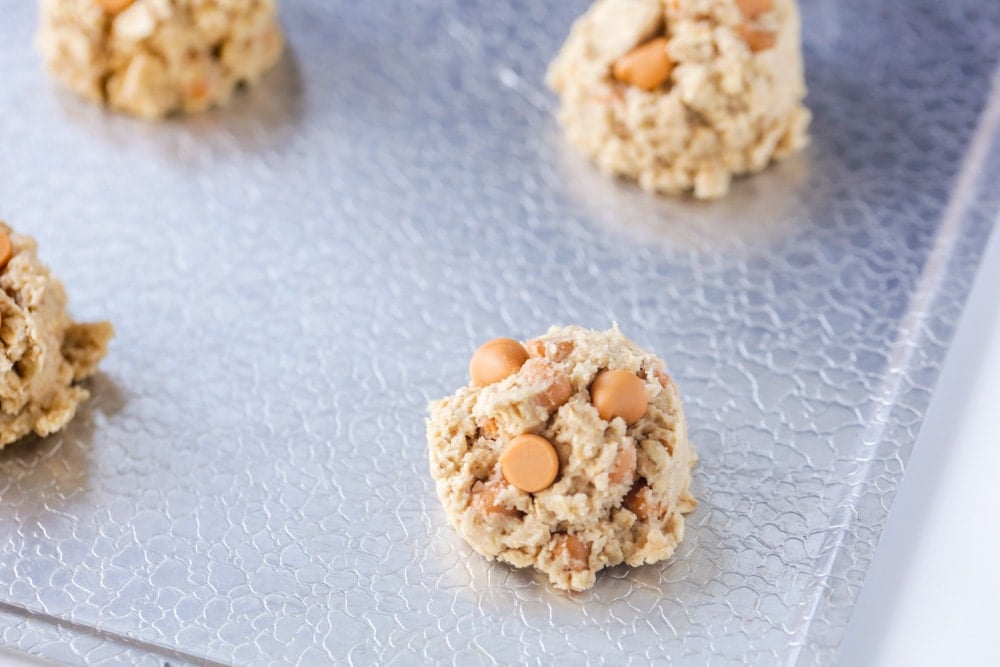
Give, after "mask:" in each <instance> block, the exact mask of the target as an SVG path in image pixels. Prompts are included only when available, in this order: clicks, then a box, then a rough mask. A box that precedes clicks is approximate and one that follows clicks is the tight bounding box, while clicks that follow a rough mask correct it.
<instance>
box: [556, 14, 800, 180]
mask: <svg viewBox="0 0 1000 667" xmlns="http://www.w3.org/2000/svg"><path fill="white" fill-rule="evenodd" d="M741 6H742V7H743V9H742V10H741ZM761 8H766V11H759V10H760V9H761ZM748 12H749V16H748ZM799 33H800V25H799V13H798V7H797V5H796V3H795V0H773V1H766V0H755V1H751V0H598V1H597V2H596V3H595V4H594V5H593V6H592V7H591V8H590V9H589V10H588V11H587V12H586V13H585V14H584V15H583V16H582V17H580V18H579V19H578V20H577V21H576V23H575V24H574V25H573V28H572V30H571V32H570V36H569V38H568V39H567V41H566V43H565V45H564V46H563V48H562V51H561V52H560V53H559V55H558V56H557V57H556V59H555V60H554V61H553V63H552V65H551V67H550V69H549V75H548V81H549V85H550V86H551V87H552V88H553V89H554V90H555V91H556V92H557V93H558V94H559V96H560V98H561V109H560V112H559V119H560V122H561V123H562V125H563V126H564V127H565V129H566V134H567V136H568V138H569V141H570V142H571V143H572V144H573V145H575V146H576V147H577V148H579V149H580V150H581V151H582V152H584V153H585V154H586V155H588V156H589V157H590V158H592V159H593V160H594V161H595V162H596V163H597V164H598V165H599V166H600V167H601V168H602V169H604V170H605V171H608V172H611V173H613V174H617V175H621V176H624V177H627V178H630V179H634V180H636V181H638V183H639V185H640V186H641V187H642V188H643V189H646V190H651V191H658V192H662V193H666V194H680V193H683V192H687V191H693V193H694V195H695V196H696V197H698V198H702V199H711V198H716V197H720V196H722V195H724V194H726V193H727V192H728V191H729V185H730V181H731V179H732V177H733V176H735V175H739V174H746V173H754V172H758V171H760V170H762V169H764V168H765V167H766V166H767V165H768V164H769V163H770V162H771V160H772V159H780V158H783V157H785V156H788V155H789V154H791V153H793V152H795V151H797V150H799V149H800V148H802V147H803V146H805V144H806V143H807V135H806V130H807V128H808V125H809V120H810V114H809V111H808V110H807V109H806V108H805V107H804V106H803V104H802V99H803V98H804V97H805V93H806V88H805V82H804V78H803V66H802V50H801V44H800V34H799ZM661 36H665V37H666V50H667V56H668V58H669V60H670V62H671V64H672V67H671V68H670V69H669V73H668V75H667V78H666V80H665V81H664V82H663V83H662V85H658V86H656V87H655V88H654V89H653V90H644V89H643V88H641V87H639V86H637V85H628V84H626V83H623V82H622V81H620V80H618V79H616V78H615V76H614V74H613V68H614V65H615V63H617V62H619V60H620V59H621V58H622V57H623V56H626V55H627V54H629V53H631V52H633V50H634V49H635V48H636V47H638V46H640V45H645V44H648V43H649V42H651V41H652V40H654V39H656V38H658V37H661ZM647 69H648V68H647Z"/></svg>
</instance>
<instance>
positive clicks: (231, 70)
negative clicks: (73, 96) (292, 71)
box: [38, 0, 284, 119]
mask: <svg viewBox="0 0 1000 667" xmlns="http://www.w3.org/2000/svg"><path fill="white" fill-rule="evenodd" d="M121 4H125V5H127V6H126V7H125V8H124V9H122V10H121V11H118V12H114V11H108V10H105V9H103V8H102V7H101V4H100V3H99V2H98V0H42V3H41V30H40V31H39V35H38V46H39V49H40V50H41V52H42V56H43V58H44V60H45V63H46V66H47V67H48V70H49V72H50V73H51V74H52V75H53V76H54V77H55V78H56V79H58V80H59V81H61V82H62V83H63V84H64V85H66V86H68V87H69V88H70V89H72V90H73V91H75V92H76V93H78V94H80V95H82V96H84V97H86V98H88V99H91V100H93V101H95V102H98V103H102V104H106V105H107V106H109V107H111V108H112V109H116V110H118V111H124V112H126V113H130V114H133V115H136V116H141V117H144V118H152V119H155V118H160V117H163V116H165V115H167V114H169V113H173V112H184V113H192V112H198V111H203V110H205V109H208V108H209V107H212V106H215V105H221V104H225V103H226V102H227V101H228V100H229V98H230V97H231V96H232V94H233V91H234V90H235V89H236V86H237V85H238V84H240V83H254V82H255V81H256V80H257V79H259V78H260V76H261V75H262V74H263V73H264V72H265V71H267V70H268V69H270V67H271V66H272V65H274V63H275V62H277V60H278V58H279V57H280V55H281V51H282V48H283V45H284V42H283V38H282V35H281V29H280V27H279V26H278V22H277V16H276V9H275V4H274V0H134V1H133V2H131V3H127V2H126V3H121Z"/></svg>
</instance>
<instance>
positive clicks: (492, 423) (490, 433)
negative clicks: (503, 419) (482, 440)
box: [479, 417, 500, 438]
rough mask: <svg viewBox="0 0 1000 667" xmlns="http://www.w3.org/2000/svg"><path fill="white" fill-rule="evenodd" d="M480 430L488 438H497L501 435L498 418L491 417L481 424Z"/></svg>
mask: <svg viewBox="0 0 1000 667" xmlns="http://www.w3.org/2000/svg"><path fill="white" fill-rule="evenodd" d="M479 430H480V431H482V432H483V435H485V436H486V437H487V438H495V437H497V436H498V435H500V427H499V426H497V420H496V419H493V417H490V418H489V419H487V420H486V421H484V422H483V423H482V425H480V427H479Z"/></svg>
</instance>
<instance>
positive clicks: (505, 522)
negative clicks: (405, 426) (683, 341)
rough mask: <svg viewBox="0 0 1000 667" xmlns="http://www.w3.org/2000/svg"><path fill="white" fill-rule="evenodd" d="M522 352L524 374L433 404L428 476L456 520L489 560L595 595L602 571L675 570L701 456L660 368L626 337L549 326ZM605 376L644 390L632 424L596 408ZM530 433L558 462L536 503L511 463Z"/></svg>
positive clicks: (630, 401)
mask: <svg viewBox="0 0 1000 667" xmlns="http://www.w3.org/2000/svg"><path fill="white" fill-rule="evenodd" d="M525 348H526V349H527V351H528V353H529V355H530V357H529V358H528V360H527V361H526V362H524V364H523V365H522V366H521V367H520V368H519V369H518V370H516V372H514V373H512V374H510V375H508V376H506V377H504V378H502V379H500V380H498V381H496V382H494V383H492V384H488V385H486V386H482V387H479V386H473V385H471V384H470V385H468V386H465V387H462V388H461V389H459V390H458V391H457V392H456V393H455V394H453V395H452V396H449V397H447V398H444V399H442V400H440V401H435V402H433V403H431V405H430V419H429V420H428V423H427V441H428V447H429V450H430V468H431V475H432V476H433V477H434V479H435V482H436V486H437V493H438V496H439V497H440V498H441V502H442V503H443V505H444V508H445V511H446V513H447V516H448V521H449V522H450V523H451V525H452V526H454V527H455V529H456V530H457V531H458V532H459V533H460V534H461V535H462V537H463V538H465V540H466V541H467V542H468V543H469V544H470V545H471V546H472V548H473V549H475V550H476V551H478V552H479V553H481V554H483V555H484V556H487V557H489V558H496V559H499V560H502V561H506V562H508V563H511V564H512V565H515V566H517V567H528V566H534V567H535V568H537V569H539V570H541V571H542V572H544V573H546V574H547V575H548V577H549V580H550V581H551V582H552V583H553V584H554V585H555V586H557V587H559V588H562V589H569V590H577V591H579V590H584V589H587V588H590V587H591V586H593V585H594V581H595V575H596V573H597V571H598V570H601V569H602V568H605V567H611V566H613V565H618V564H619V563H627V564H629V565H642V564H643V563H655V562H657V561H661V560H664V559H666V558H669V557H670V556H671V555H672V554H673V552H674V549H675V548H676V546H677V544H678V543H679V542H680V540H681V539H682V538H683V537H684V516H683V515H684V513H686V512H690V511H691V510H693V509H694V507H695V499H694V497H693V496H692V495H691V492H690V485H691V468H692V467H693V466H694V464H695V462H696V460H697V457H696V455H695V451H694V449H693V447H692V446H691V445H690V444H689V443H688V438H687V426H686V422H685V420H684V412H683V409H682V406H681V400H680V396H679V394H678V391H677V386H676V385H675V384H674V382H673V380H672V379H671V378H670V376H668V375H667V373H666V371H665V369H664V365H663V362H662V361H661V360H660V359H658V358H657V357H655V356H654V355H652V354H650V353H648V352H646V351H645V350H643V349H641V348H640V347H639V346H637V345H636V344H635V343H633V342H632V341H630V340H628V339H627V338H626V337H625V336H624V335H622V333H621V332H620V331H618V329H617V328H614V329H611V330H609V331H604V332H599V331H591V330H588V329H584V328H581V327H575V326H570V327H563V328H557V327H553V328H552V329H550V330H549V332H548V333H547V334H546V335H544V336H541V337H539V338H536V339H534V340H531V341H528V342H527V343H526V344H525ZM608 370H611V371H621V372H624V373H630V374H632V375H634V376H635V377H636V378H637V379H638V381H639V382H641V385H642V387H643V388H644V390H645V392H646V396H645V398H646V399H647V400H648V405H646V407H645V409H644V411H643V412H642V414H641V416H640V417H638V419H637V420H636V421H635V422H634V423H633V424H632V425H629V424H626V422H625V419H624V418H623V417H621V416H612V418H611V420H610V421H606V420H604V419H602V418H601V414H600V412H599V410H598V409H597V408H596V407H595V406H594V405H593V403H592V402H591V395H590V387H591V385H592V383H593V382H594V380H595V378H597V376H598V374H600V373H601V372H603V371H608ZM622 386H627V383H624V384H623V385H622ZM567 387H568V389H567ZM604 391H608V392H613V391H615V386H614V385H612V386H610V387H608V388H605V389H604ZM642 398H643V397H641V396H640V397H636V396H634V395H632V396H625V397H623V398H621V400H619V401H618V402H617V404H622V403H623V402H624V404H625V405H626V407H628V406H629V405H631V406H634V405H637V404H638V405H640V406H641V403H642V401H641V399H642ZM524 434H535V435H538V436H541V437H542V438H544V439H545V440H547V441H548V442H549V443H551V444H552V445H553V446H554V447H555V450H556V453H557V454H558V459H559V461H558V468H559V470H558V473H557V475H556V478H555V481H554V482H553V483H551V484H550V485H548V486H546V487H545V488H543V489H542V490H540V491H536V492H535V493H529V492H527V491H524V490H522V489H521V488H519V487H518V486H516V485H515V484H514V483H511V480H509V479H507V478H506V477H505V474H504V470H503V465H502V463H503V456H502V455H503V453H504V452H505V451H506V450H507V448H508V447H509V445H510V443H511V442H512V441H514V440H515V439H517V438H518V437H519V436H522V435H524Z"/></svg>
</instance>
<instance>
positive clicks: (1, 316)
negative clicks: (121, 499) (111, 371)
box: [0, 222, 114, 449]
mask: <svg viewBox="0 0 1000 667" xmlns="http://www.w3.org/2000/svg"><path fill="white" fill-rule="evenodd" d="M112 336H114V329H113V328H112V327H111V324H110V323H109V322H98V323H96V324H81V323H77V322H74V321H73V320H71V319H70V317H69V315H68V314H67V313H66V292H65V291H64V290H63V286H62V283H60V282H59V280H58V279H56V278H55V277H54V276H53V275H52V274H51V273H49V270H48V268H46V266H45V265H44V264H42V263H41V262H40V261H39V260H38V256H37V255H36V254H35V241H34V239H31V238H29V237H27V236H22V235H20V234H14V233H13V232H12V231H11V229H10V227H8V226H7V225H6V224H4V223H2V222H0V449H3V447H4V446H5V445H8V444H10V443H12V442H14V441H15V440H18V439H20V438H22V437H23V436H25V435H27V434H29V433H31V432H34V433H37V434H38V435H40V436H46V435H49V434H50V433H55V432H56V431H58V430H60V429H61V428H62V427H63V426H65V425H66V424H67V423H68V422H69V420H71V419H72V418H73V415H75V414H76V408H77V406H78V405H79V404H80V403H81V402H82V401H84V400H86V399H87V397H88V396H89V394H88V393H87V390H86V389H84V388H83V387H80V386H78V385H77V383H78V382H79V381H81V380H83V379H84V378H87V377H89V376H90V375H93V374H94V372H95V371H96V370H97V364H98V362H99V361H100V360H101V359H103V358H104V355H105V354H107V351H108V341H109V340H111V337H112Z"/></svg>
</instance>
